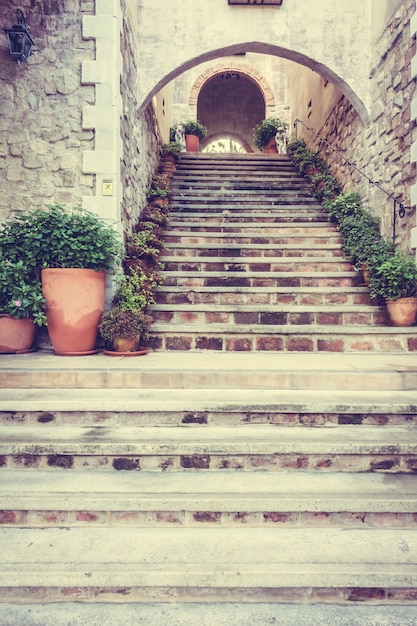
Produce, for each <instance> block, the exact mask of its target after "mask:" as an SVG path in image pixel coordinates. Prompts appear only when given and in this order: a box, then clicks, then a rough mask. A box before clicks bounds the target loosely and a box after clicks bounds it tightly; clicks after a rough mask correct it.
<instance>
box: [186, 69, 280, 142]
mask: <svg viewBox="0 0 417 626" xmlns="http://www.w3.org/2000/svg"><path fill="white" fill-rule="evenodd" d="M274 103H275V100H274V95H273V93H272V90H271V89H270V88H269V86H268V85H266V83H265V80H263V79H262V76H261V75H260V74H259V73H258V72H256V71H254V70H253V69H251V68H250V67H247V66H245V65H243V64H236V65H229V64H219V65H216V66H215V67H213V68H210V69H208V70H206V71H205V72H204V73H203V74H202V75H201V76H200V77H199V78H198V79H197V80H196V81H195V83H194V85H193V88H192V90H191V95H190V98H189V104H190V105H194V106H195V109H196V117H197V118H198V119H199V120H200V121H201V122H202V123H203V124H204V125H205V126H206V127H207V129H208V134H207V137H206V138H205V140H204V142H203V144H202V145H203V147H205V146H207V145H209V144H210V143H211V142H213V141H214V140H216V139H219V138H230V139H232V138H234V139H235V140H237V141H238V142H239V143H240V144H242V145H244V146H245V147H246V150H248V151H250V152H251V151H252V147H251V142H252V129H253V128H254V126H255V125H256V124H258V122H260V121H261V120H262V119H263V118H264V117H265V116H266V115H267V110H270V111H272V110H273V105H274Z"/></svg>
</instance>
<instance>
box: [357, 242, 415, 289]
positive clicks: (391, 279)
mask: <svg viewBox="0 0 417 626" xmlns="http://www.w3.org/2000/svg"><path fill="white" fill-rule="evenodd" d="M369 288H370V291H371V296H372V297H373V298H377V297H381V298H384V299H385V300H398V299H400V298H411V297H415V296H416V295H417V265H416V262H415V261H414V259H413V258H412V257H411V256H409V255H407V254H405V253H404V252H402V251H401V250H396V251H395V252H394V254H392V255H390V256H389V257H388V259H386V260H385V261H384V262H383V263H382V264H381V265H379V266H376V267H375V268H374V272H373V273H372V275H371V279H370V283H369Z"/></svg>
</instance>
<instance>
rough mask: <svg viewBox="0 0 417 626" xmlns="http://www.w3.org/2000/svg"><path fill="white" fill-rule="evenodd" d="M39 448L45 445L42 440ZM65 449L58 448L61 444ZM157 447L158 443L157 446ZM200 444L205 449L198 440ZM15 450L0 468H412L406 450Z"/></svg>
mask: <svg viewBox="0 0 417 626" xmlns="http://www.w3.org/2000/svg"><path fill="white" fill-rule="evenodd" d="M39 447H44V446H42V445H41V444H40V445H39ZM63 447H64V448H65V453H63V451H62V448H63ZM156 447H157V446H156ZM202 447H204V448H205V449H207V448H209V446H207V445H203V446H202ZM20 449H21V450H20V453H19V454H16V455H13V454H4V455H2V456H1V459H2V463H3V465H2V467H1V469H0V472H7V471H8V469H10V470H15V469H21V470H24V471H28V472H31V471H33V470H41V469H42V470H46V469H48V471H50V472H51V478H52V476H53V472H54V471H71V470H82V471H85V472H87V475H88V472H94V471H95V470H100V471H109V472H119V471H131V472H138V471H141V470H143V471H150V472H179V471H195V470H201V471H202V470H204V471H213V472H215V471H219V470H222V471H230V472H233V473H234V472H236V471H242V472H245V471H247V472H253V471H260V472H262V471H270V472H277V479H279V473H280V472H282V471H286V472H288V471H297V470H298V471H317V472H355V473H356V472H378V473H381V472H387V473H389V474H392V473H407V474H414V473H415V472H416V470H417V459H416V457H415V455H411V454H410V455H407V454H402V455H401V454H388V453H385V454H384V453H383V452H382V453H380V454H377V450H376V453H375V454H369V453H362V454H350V453H349V452H346V453H345V454H340V453H339V454H325V453H321V454H312V453H305V452H303V451H302V450H300V452H298V453H297V452H292V453H291V454H278V453H276V454H270V453H269V454H265V453H262V452H260V453H259V454H256V453H252V454H248V453H246V454H242V453H230V454H212V453H210V451H208V452H206V453H204V454H202V453H201V452H200V451H199V450H198V449H196V450H195V452H193V451H192V450H190V452H188V453H187V454H181V453H177V454H176V453H172V452H171V453H167V454H164V455H162V454H158V453H155V454H152V453H150V452H148V453H147V454H146V455H145V454H141V453H139V452H138V453H137V454H125V453H122V452H121V453H120V454H111V455H110V454H106V453H105V452H103V453H102V454H100V453H96V454H94V455H92V454H82V455H80V454H77V453H76V450H77V446H76V445H75V446H74V451H75V452H74V453H73V452H72V451H71V445H70V444H66V445H65V446H59V445H56V446H55V447H54V446H53V445H52V444H51V445H49V446H48V450H50V453H47V452H43V453H40V452H38V453H37V454H33V453H32V452H33V445H28V450H27V452H25V446H24V445H23V444H22V445H21V446H20Z"/></svg>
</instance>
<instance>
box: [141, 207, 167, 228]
mask: <svg viewBox="0 0 417 626" xmlns="http://www.w3.org/2000/svg"><path fill="white" fill-rule="evenodd" d="M140 219H141V221H143V222H154V223H155V224H158V226H162V227H165V226H166V225H167V224H168V221H169V218H168V208H167V207H165V206H164V205H162V206H160V205H155V204H147V205H146V207H145V208H144V209H143V211H142V213H141V215H140Z"/></svg>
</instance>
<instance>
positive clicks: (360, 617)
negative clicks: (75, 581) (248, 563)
mask: <svg viewBox="0 0 417 626" xmlns="http://www.w3.org/2000/svg"><path fill="white" fill-rule="evenodd" d="M93 591H95V593H94V592H93ZM195 591H196V593H195V596H194V598H193V600H192V602H190V601H189V602H186V601H184V595H183V594H181V593H180V592H179V593H178V594H175V593H171V594H170V597H171V598H172V599H173V601H172V602H171V603H166V602H163V603H160V604H158V603H157V601H156V600H157V599H159V598H157V597H156V595H155V602H154V603H152V601H150V600H149V595H148V596H146V598H145V594H144V593H143V594H139V593H138V592H139V590H138V589H134V588H129V590H128V592H129V596H128V598H126V590H125V589H114V588H113V589H107V590H106V589H104V588H103V589H97V590H91V592H90V590H89V589H86V590H85V591H84V593H83V592H82V591H81V589H79V590H78V593H77V597H78V598H79V599H80V600H85V601H86V603H84V604H83V603H82V602H80V601H77V602H73V603H71V602H68V590H67V589H63V590H62V593H60V590H58V592H57V593H55V595H54V599H55V602H56V603H55V604H44V603H40V604H27V598H26V601H25V604H24V605H21V606H19V605H12V604H3V605H2V606H1V613H2V616H3V624H4V626H17V624H18V625H19V626H68V616H69V615H70V616H71V626H85V625H86V624H88V626H114V625H115V624H118V623H123V624H124V626H138V625H141V626H156V625H157V624H158V625H162V624H169V625H170V626H195V624H197V623H198V624H200V625H201V626H213V624H222V623H227V624H230V625H231V626H259V625H260V624H276V625H278V624H279V625H280V626H311V625H312V624H320V626H349V625H353V624H357V625H359V624H362V625H364V624H366V626H381V625H382V624H384V625H386V626H389V625H392V626H393V625H399V624H401V626H415V624H416V623H417V608H416V607H414V606H411V605H410V606H404V605H401V604H399V605H398V604H397V605H396V606H386V605H385V606H383V605H380V606H363V605H362V606H361V605H357V604H356V605H353V606H352V605H351V604H350V605H349V604H344V606H343V607H341V606H340V604H334V605H331V604H328V603H327V604H320V602H321V601H322V598H321V596H320V594H317V595H314V593H313V592H312V591H310V592H309V593H307V591H306V592H305V597H304V602H305V603H307V604H299V605H297V604H289V603H288V602H290V598H289V595H290V594H289V592H288V591H287V593H286V594H285V597H282V598H281V604H280V603H279V600H277V596H278V595H279V594H278V593H277V591H276V590H275V591H274V597H272V594H271V597H270V598H265V597H263V598H262V601H260V600H258V601H256V602H255V603H253V602H249V601H248V597H250V595H251V594H250V593H248V592H249V590H245V592H246V596H245V598H244V601H243V602H242V600H241V602H240V603H238V601H237V598H236V595H237V594H236V590H235V591H234V595H233V599H232V596H231V595H230V596H229V595H226V598H222V594H219V596H220V597H219V598H218V599H217V600H215V602H217V603H213V599H211V601H207V600H206V599H205V598H204V597H203V594H204V591H205V590H202V592H201V594H200V597H198V591H197V590H195ZM328 592H330V590H328ZM15 593H16V592H15ZM65 593H66V594H67V595H65ZM374 594H375V595H376V594H377V592H376V591H375V592H374ZM257 595H259V592H258V594H257ZM283 595H284V594H283ZM295 595H297V594H296V593H294V597H295ZM365 595H366V594H365V593H363V592H362V593H361V592H360V590H359V589H358V590H357V591H356V592H355V590H353V591H352V592H351V593H350V592H347V593H346V594H343V600H344V601H345V602H349V600H350V601H352V600H354V599H355V598H356V599H360V600H362V599H364V596H365ZM379 595H380V597H381V596H383V597H384V598H385V597H386V593H384V592H382V593H381V590H380V591H379ZM132 596H134V598H135V600H133V599H132ZM142 596H143V597H144V598H145V599H144V600H143V601H140V599H141V597H142ZM334 596H337V599H338V600H339V602H342V593H341V592H339V593H335V594H334ZM22 597H23V598H25V594H24V590H23V592H22ZM94 597H95V598H97V599H98V600H99V599H100V598H103V603H102V604H98V603H97V602H96V603H91V602H88V600H89V599H90V598H94ZM328 597H329V596H328V595H327V598H328ZM368 597H369V598H372V591H371V590H370V591H369V593H368ZM390 597H391V598H393V597H398V598H400V593H397V594H396V593H395V590H391V591H390ZM174 599H175V601H174ZM242 599H243V598H242ZM120 600H123V601H122V602H120ZM138 600H139V601H138ZM334 600H336V598H334ZM135 601H136V602H135ZM336 601H337V600H336ZM393 601H394V600H393ZM310 602H315V604H311V603H310ZM400 602H401V599H400ZM402 602H404V599H403V598H402Z"/></svg>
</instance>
